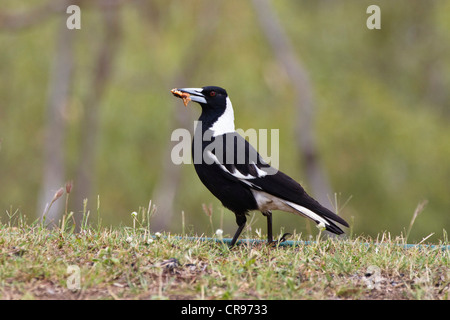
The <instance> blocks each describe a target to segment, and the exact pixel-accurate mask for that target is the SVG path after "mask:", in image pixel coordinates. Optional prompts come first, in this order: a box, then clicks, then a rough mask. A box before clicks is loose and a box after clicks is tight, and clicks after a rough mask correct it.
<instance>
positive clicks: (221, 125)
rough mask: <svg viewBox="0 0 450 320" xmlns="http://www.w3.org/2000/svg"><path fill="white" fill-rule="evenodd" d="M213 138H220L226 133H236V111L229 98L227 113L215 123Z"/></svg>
mask: <svg viewBox="0 0 450 320" xmlns="http://www.w3.org/2000/svg"><path fill="white" fill-rule="evenodd" d="M210 130H211V131H212V132H213V137H217V136H220V135H222V134H225V133H230V132H234V131H235V130H234V111H233V106H232V105H231V100H230V98H228V97H227V105H226V108H225V112H224V113H223V114H222V115H221V116H220V117H219V118H218V119H217V120H216V122H214V123H213V125H212V127H211V129H210Z"/></svg>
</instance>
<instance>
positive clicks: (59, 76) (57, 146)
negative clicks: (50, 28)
mask: <svg viewBox="0 0 450 320" xmlns="http://www.w3.org/2000/svg"><path fill="white" fill-rule="evenodd" d="M75 34H76V32H75V31H73V30H69V29H67V27H66V19H62V21H61V22H60V27H59V30H58V38H57V42H56V50H55V56H54V58H53V63H52V67H51V71H50V81H49V89H48V102H47V114H46V120H47V124H46V135H45V143H44V168H43V177H42V187H41V188H42V189H41V192H40V196H39V200H38V210H40V211H39V215H42V214H43V213H44V210H45V208H46V206H47V205H48V204H49V203H50V202H51V200H52V198H53V195H54V194H55V192H56V190H58V189H59V188H60V187H62V186H63V184H64V179H65V165H64V138H65V136H66V121H65V119H64V116H65V113H66V109H67V103H68V99H69V93H70V92H69V91H70V87H71V83H72V76H73V65H74V59H73V52H72V49H73V43H74V39H75ZM61 214H62V202H61V201H56V202H55V203H54V204H53V205H52V207H51V208H50V210H49V211H48V212H47V214H46V221H47V222H50V223H57V222H58V218H59V217H60V215H61Z"/></svg>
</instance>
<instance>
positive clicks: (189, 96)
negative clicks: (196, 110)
mask: <svg viewBox="0 0 450 320" xmlns="http://www.w3.org/2000/svg"><path fill="white" fill-rule="evenodd" d="M202 91H203V89H202V88H181V89H177V88H175V89H172V90H170V92H172V94H173V95H174V96H175V97H178V98H181V99H183V103H184V105H185V106H187V105H188V103H189V101H191V100H192V101H194V102H198V103H206V99H205V96H204V95H203V94H202Z"/></svg>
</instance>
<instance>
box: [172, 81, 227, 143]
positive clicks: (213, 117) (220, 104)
mask: <svg viewBox="0 0 450 320" xmlns="http://www.w3.org/2000/svg"><path fill="white" fill-rule="evenodd" d="M171 92H172V94H173V95H174V96H176V97H178V98H181V99H183V102H184V105H185V106H187V105H188V103H189V101H194V102H197V103H199V104H200V106H201V107H202V115H201V116H200V118H199V120H200V121H203V122H204V125H206V126H207V127H206V128H205V129H210V130H212V131H213V132H214V133H215V134H214V135H218V134H222V133H227V132H233V131H234V112H233V107H232V105H231V101H230V99H229V98H228V94H227V92H226V91H225V89H223V88H221V87H216V86H207V87H203V88H181V89H172V90H171Z"/></svg>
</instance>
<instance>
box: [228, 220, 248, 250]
mask: <svg viewBox="0 0 450 320" xmlns="http://www.w3.org/2000/svg"><path fill="white" fill-rule="evenodd" d="M246 222H247V218H246V217H245V214H242V215H240V214H239V215H236V223H237V225H238V229H237V230H236V233H235V234H234V237H233V239H232V240H231V244H230V247H234V245H235V244H236V241H237V239H238V238H239V236H240V235H241V232H242V230H244V227H245V223H246Z"/></svg>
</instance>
